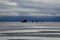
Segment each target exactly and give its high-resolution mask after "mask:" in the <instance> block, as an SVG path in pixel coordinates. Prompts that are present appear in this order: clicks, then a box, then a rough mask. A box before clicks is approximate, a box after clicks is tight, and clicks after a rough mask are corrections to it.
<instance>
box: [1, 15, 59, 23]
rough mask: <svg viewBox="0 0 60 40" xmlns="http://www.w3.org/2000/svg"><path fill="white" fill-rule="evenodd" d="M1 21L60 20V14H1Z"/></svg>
mask: <svg viewBox="0 0 60 40" xmlns="http://www.w3.org/2000/svg"><path fill="white" fill-rule="evenodd" d="M0 22H60V16H2V17H1V16H0Z"/></svg>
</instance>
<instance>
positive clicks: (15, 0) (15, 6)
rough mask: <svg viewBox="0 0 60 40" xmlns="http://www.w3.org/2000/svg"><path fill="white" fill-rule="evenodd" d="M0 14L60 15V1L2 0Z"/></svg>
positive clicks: (0, 0)
mask: <svg viewBox="0 0 60 40" xmlns="http://www.w3.org/2000/svg"><path fill="white" fill-rule="evenodd" d="M1 11H2V12H1ZM3 12H4V13H3ZM0 16H60V1H59V0H0Z"/></svg>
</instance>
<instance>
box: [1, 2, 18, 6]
mask: <svg viewBox="0 0 60 40" xmlns="http://www.w3.org/2000/svg"><path fill="white" fill-rule="evenodd" d="M0 4H3V5H9V6H17V3H16V2H10V1H0Z"/></svg>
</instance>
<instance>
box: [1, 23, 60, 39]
mask: <svg viewBox="0 0 60 40" xmlns="http://www.w3.org/2000/svg"><path fill="white" fill-rule="evenodd" d="M0 40H60V23H59V22H41V23H20V22H0Z"/></svg>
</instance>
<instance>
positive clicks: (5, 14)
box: [0, 12, 19, 16]
mask: <svg viewBox="0 0 60 40" xmlns="http://www.w3.org/2000/svg"><path fill="white" fill-rule="evenodd" d="M0 16H19V14H18V13H14V12H10V13H0Z"/></svg>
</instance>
